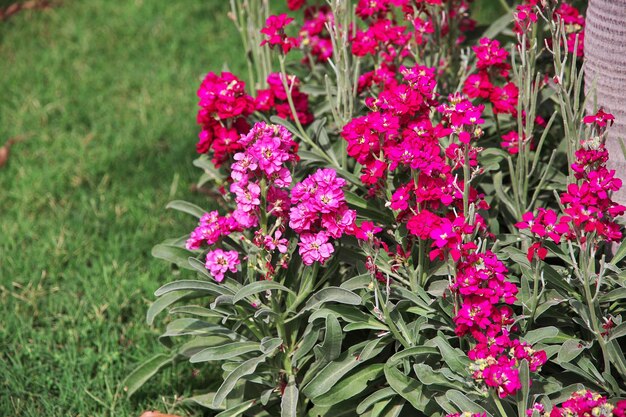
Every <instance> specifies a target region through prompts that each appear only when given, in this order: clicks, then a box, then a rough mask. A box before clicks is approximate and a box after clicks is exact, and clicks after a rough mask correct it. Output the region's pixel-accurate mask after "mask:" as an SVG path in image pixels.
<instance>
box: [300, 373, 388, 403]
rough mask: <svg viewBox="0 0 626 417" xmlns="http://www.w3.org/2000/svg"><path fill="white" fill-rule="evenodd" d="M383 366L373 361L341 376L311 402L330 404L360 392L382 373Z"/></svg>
mask: <svg viewBox="0 0 626 417" xmlns="http://www.w3.org/2000/svg"><path fill="white" fill-rule="evenodd" d="M384 368H385V365H384V364H382V363H375V364H373V365H369V366H367V367H365V368H363V369H360V370H359V371H357V372H355V373H354V374H352V375H350V376H348V377H346V378H343V379H342V380H341V381H339V383H337V384H336V385H335V386H333V387H332V388H331V389H330V391H328V392H327V393H325V394H324V395H321V396H319V397H315V398H313V399H312V400H313V403H315V404H316V405H321V406H330V405H333V404H337V403H339V402H341V401H345V400H348V399H350V398H352V397H354V396H356V395H358V394H361V393H362V392H363V391H365V390H366V389H367V388H368V386H369V382H370V381H374V380H376V379H378V378H379V377H380V376H382V375H383V371H384Z"/></svg>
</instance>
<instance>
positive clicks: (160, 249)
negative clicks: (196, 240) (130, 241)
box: [152, 243, 193, 269]
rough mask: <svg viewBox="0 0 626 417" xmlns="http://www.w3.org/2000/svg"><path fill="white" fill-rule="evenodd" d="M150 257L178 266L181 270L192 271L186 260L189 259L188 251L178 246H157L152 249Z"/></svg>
mask: <svg viewBox="0 0 626 417" xmlns="http://www.w3.org/2000/svg"><path fill="white" fill-rule="evenodd" d="M152 256H154V257H155V258H159V259H164V260H166V261H168V262H171V263H173V264H176V265H178V266H179V267H181V268H185V269H193V268H192V267H191V266H190V265H189V262H187V259H188V258H189V251H188V250H186V249H183V248H179V247H178V246H170V245H164V244H162V243H161V244H158V245H156V246H155V247H153V248H152Z"/></svg>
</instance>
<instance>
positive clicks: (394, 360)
mask: <svg viewBox="0 0 626 417" xmlns="http://www.w3.org/2000/svg"><path fill="white" fill-rule="evenodd" d="M437 354H439V351H438V350H437V349H436V348H434V347H430V346H414V347H412V348H408V349H404V350H402V351H400V352H398V353H396V354H395V355H393V356H392V357H391V358H389V359H388V360H387V364H389V365H390V366H395V365H396V364H398V363H400V361H401V360H403V359H405V358H410V357H414V356H427V355H437Z"/></svg>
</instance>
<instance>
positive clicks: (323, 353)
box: [314, 314, 343, 363]
mask: <svg viewBox="0 0 626 417" xmlns="http://www.w3.org/2000/svg"><path fill="white" fill-rule="evenodd" d="M342 339H343V333H342V331H341V325H340V324H339V320H337V317H336V316H335V315H334V314H329V315H328V316H326V331H325V334H324V341H323V342H322V345H321V346H316V347H315V349H314V351H315V356H316V357H317V358H318V361H320V362H324V363H327V362H330V361H334V360H335V359H337V358H338V357H339V355H340V354H341V340H342Z"/></svg>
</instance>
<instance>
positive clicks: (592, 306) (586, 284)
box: [583, 273, 611, 373]
mask: <svg viewBox="0 0 626 417" xmlns="http://www.w3.org/2000/svg"><path fill="white" fill-rule="evenodd" d="M583 286H584V287H585V300H586V302H587V308H589V316H590V317H589V319H590V320H591V326H592V327H593V331H594V333H595V336H596V339H597V340H598V344H599V345H600V349H601V350H602V356H603V358H604V372H607V373H611V360H610V357H609V352H608V351H607V347H606V341H605V340H604V336H602V332H601V330H600V327H599V326H598V317H597V315H596V305H595V302H594V301H593V297H592V296H591V289H590V288H589V275H588V274H587V273H584V282H583Z"/></svg>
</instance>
